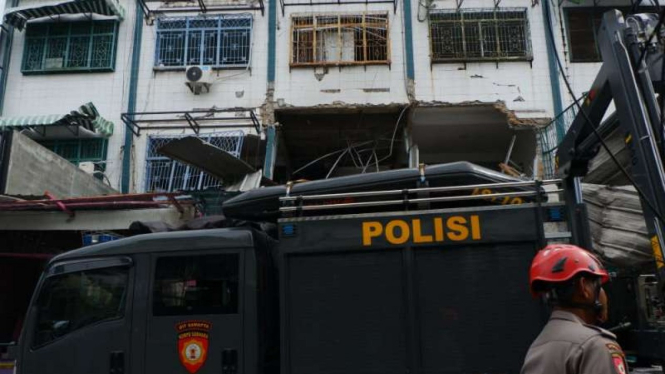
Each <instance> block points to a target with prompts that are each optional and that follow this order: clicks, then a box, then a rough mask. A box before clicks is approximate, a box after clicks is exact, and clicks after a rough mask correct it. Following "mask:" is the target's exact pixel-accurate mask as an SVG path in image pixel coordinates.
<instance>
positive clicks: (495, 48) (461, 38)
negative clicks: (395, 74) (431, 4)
mask: <svg viewBox="0 0 665 374" xmlns="http://www.w3.org/2000/svg"><path fill="white" fill-rule="evenodd" d="M430 38H431V48H432V62H451V61H485V60H489V61H499V60H531V59H532V58H533V56H532V52H531V41H530V39H529V23H528V19H527V14H526V9H521V8H520V9H507V8H506V9H496V10H494V9H491V10H466V9H465V10H460V11H454V10H453V11H437V12H432V13H431V14H430Z"/></svg>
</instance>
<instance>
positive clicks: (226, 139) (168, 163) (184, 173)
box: [145, 131, 245, 192]
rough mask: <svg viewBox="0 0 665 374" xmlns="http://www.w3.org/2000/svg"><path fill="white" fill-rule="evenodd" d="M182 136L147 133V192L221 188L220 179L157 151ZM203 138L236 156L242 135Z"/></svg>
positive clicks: (231, 134) (238, 133)
mask: <svg viewBox="0 0 665 374" xmlns="http://www.w3.org/2000/svg"><path fill="white" fill-rule="evenodd" d="M185 136H191V135H181V136H150V137H149V138H148V149H147V155H146V169H145V190H146V192H149V191H154V192H172V191H192V190H204V189H207V188H214V187H221V185H222V183H221V181H220V180H219V179H217V178H215V177H213V176H211V175H210V174H207V173H204V172H203V171H201V170H199V169H197V168H195V167H192V166H189V165H186V164H183V163H181V162H178V161H173V160H171V159H170V158H168V157H166V156H163V155H161V154H160V153H158V152H157V150H158V149H159V148H161V147H163V146H165V145H166V144H167V143H169V142H170V141H172V140H176V139H180V138H182V137H185ZM199 137H200V138H201V139H203V140H204V141H206V142H208V143H210V144H212V145H214V146H216V147H219V148H221V149H223V150H225V151H226V152H228V153H230V154H231V155H233V156H235V157H240V151H241V149H242V142H243V139H244V137H245V134H244V133H243V132H242V131H225V132H218V133H212V134H203V135H200V136H199Z"/></svg>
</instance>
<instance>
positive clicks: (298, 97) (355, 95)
mask: <svg viewBox="0 0 665 374" xmlns="http://www.w3.org/2000/svg"><path fill="white" fill-rule="evenodd" d="M277 8H278V14H277V27H278V29H277V45H276V50H277V55H276V56H275V57H276V66H277V71H276V82H275V95H274V97H275V100H276V104H277V107H280V106H296V107H303V106H315V105H326V104H328V105H330V104H333V103H338V104H368V105H378V104H391V103H393V104H395V103H404V104H406V103H407V102H408V99H407V94H406V80H405V58H404V53H405V52H404V42H403V24H402V21H403V12H402V4H401V3H399V2H398V4H397V11H396V12H395V11H394V8H393V4H390V3H386V4H346V5H342V6H339V5H317V6H287V7H285V14H284V16H282V13H281V11H280V10H279V5H278V7H277ZM372 12H387V14H388V20H389V21H388V22H389V26H388V27H389V35H390V53H389V56H390V65H389V66H388V65H370V66H344V67H341V68H339V67H328V68H321V67H318V68H313V67H293V68H291V67H290V62H291V56H290V53H291V50H292V49H291V46H290V43H291V23H292V22H291V17H292V16H304V15H317V14H330V15H335V14H363V13H372Z"/></svg>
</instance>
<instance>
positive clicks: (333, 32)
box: [291, 13, 390, 66]
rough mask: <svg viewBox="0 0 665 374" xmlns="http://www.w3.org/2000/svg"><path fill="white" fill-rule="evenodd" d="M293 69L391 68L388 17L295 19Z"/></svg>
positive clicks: (292, 20) (356, 16) (335, 16)
mask: <svg viewBox="0 0 665 374" xmlns="http://www.w3.org/2000/svg"><path fill="white" fill-rule="evenodd" d="M291 25H292V32H291V35H292V45H291V50H292V53H291V66H322V65H369V64H388V63H390V58H389V50H390V47H389V45H390V44H389V40H388V14H387V13H380V14H361V15H316V16H297V17H292V19H291Z"/></svg>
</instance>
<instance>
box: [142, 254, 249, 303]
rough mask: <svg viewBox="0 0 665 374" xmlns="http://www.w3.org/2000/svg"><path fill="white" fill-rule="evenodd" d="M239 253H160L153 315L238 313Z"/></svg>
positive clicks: (154, 289)
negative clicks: (163, 254) (181, 254)
mask: <svg viewBox="0 0 665 374" xmlns="http://www.w3.org/2000/svg"><path fill="white" fill-rule="evenodd" d="M238 271H239V256H238V254H218V255H200V256H177V257H161V258H159V259H157V264H156V267H155V279H154V284H153V301H152V305H153V315H155V316H170V315H193V314H235V313H238Z"/></svg>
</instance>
